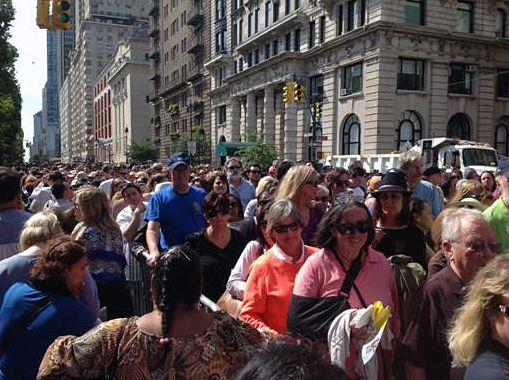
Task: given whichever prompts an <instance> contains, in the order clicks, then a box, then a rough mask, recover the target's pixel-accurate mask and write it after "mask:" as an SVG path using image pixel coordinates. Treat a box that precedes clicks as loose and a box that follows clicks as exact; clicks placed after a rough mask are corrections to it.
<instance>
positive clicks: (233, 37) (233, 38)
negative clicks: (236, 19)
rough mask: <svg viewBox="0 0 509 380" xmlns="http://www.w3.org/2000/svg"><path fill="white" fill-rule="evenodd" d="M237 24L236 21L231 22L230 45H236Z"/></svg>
mask: <svg viewBox="0 0 509 380" xmlns="http://www.w3.org/2000/svg"><path fill="white" fill-rule="evenodd" d="M237 33H238V32H237V24H236V23H233V24H232V46H233V47H235V46H237Z"/></svg>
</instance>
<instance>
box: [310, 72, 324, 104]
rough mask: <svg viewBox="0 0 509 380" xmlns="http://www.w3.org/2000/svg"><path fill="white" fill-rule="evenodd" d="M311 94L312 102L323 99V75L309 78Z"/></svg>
mask: <svg viewBox="0 0 509 380" xmlns="http://www.w3.org/2000/svg"><path fill="white" fill-rule="evenodd" d="M309 96H310V101H311V102H318V101H322V100H323V75H316V76H314V77H311V78H309Z"/></svg>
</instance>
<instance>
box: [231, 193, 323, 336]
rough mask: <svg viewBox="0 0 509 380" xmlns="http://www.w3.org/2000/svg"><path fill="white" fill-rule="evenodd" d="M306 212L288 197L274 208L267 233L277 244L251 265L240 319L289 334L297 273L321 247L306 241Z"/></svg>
mask: <svg viewBox="0 0 509 380" xmlns="http://www.w3.org/2000/svg"><path fill="white" fill-rule="evenodd" d="M303 224H304V223H303V218H302V215H301V213H300V211H299V209H298V208H297V206H296V205H295V204H294V203H293V202H292V201H290V200H288V199H280V200H278V201H276V202H274V204H273V205H272V206H271V207H270V209H269V212H268V219H267V233H268V235H269V236H270V237H271V238H272V240H273V241H274V245H273V246H272V248H270V249H269V250H268V251H267V252H266V253H265V254H264V255H262V256H261V257H260V258H259V259H258V260H256V261H255V262H254V263H253V264H252V266H251V272H250V273H249V277H248V279H247V283H246V289H245V291H244V301H243V302H242V309H241V311H240V315H239V317H240V319H242V320H244V321H246V322H248V323H249V324H250V325H251V326H253V327H255V328H257V329H263V330H266V331H267V332H268V333H269V334H274V335H279V334H285V333H286V319H287V314H288V307H289V305H290V299H291V296H292V289H293V284H294V281H295V276H296V275H297V273H298V272H299V269H300V268H301V267H302V265H303V264H304V262H305V261H306V259H307V258H308V257H309V256H311V254H313V253H314V252H315V251H316V250H317V249H316V248H314V247H308V246H307V245H304V242H303V241H302V238H301V234H302V226H303Z"/></svg>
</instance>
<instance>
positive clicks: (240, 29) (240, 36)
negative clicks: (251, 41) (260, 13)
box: [239, 19, 244, 44]
mask: <svg viewBox="0 0 509 380" xmlns="http://www.w3.org/2000/svg"><path fill="white" fill-rule="evenodd" d="M243 29H244V20H242V19H240V20H239V44H240V43H241V42H242V30H243Z"/></svg>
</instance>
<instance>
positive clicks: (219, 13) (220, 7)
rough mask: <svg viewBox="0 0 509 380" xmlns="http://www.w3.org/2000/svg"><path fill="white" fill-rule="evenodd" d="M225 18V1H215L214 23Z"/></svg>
mask: <svg viewBox="0 0 509 380" xmlns="http://www.w3.org/2000/svg"><path fill="white" fill-rule="evenodd" d="M225 17H226V6H225V0H217V1H216V21H219V20H221V19H223V18H225Z"/></svg>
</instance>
